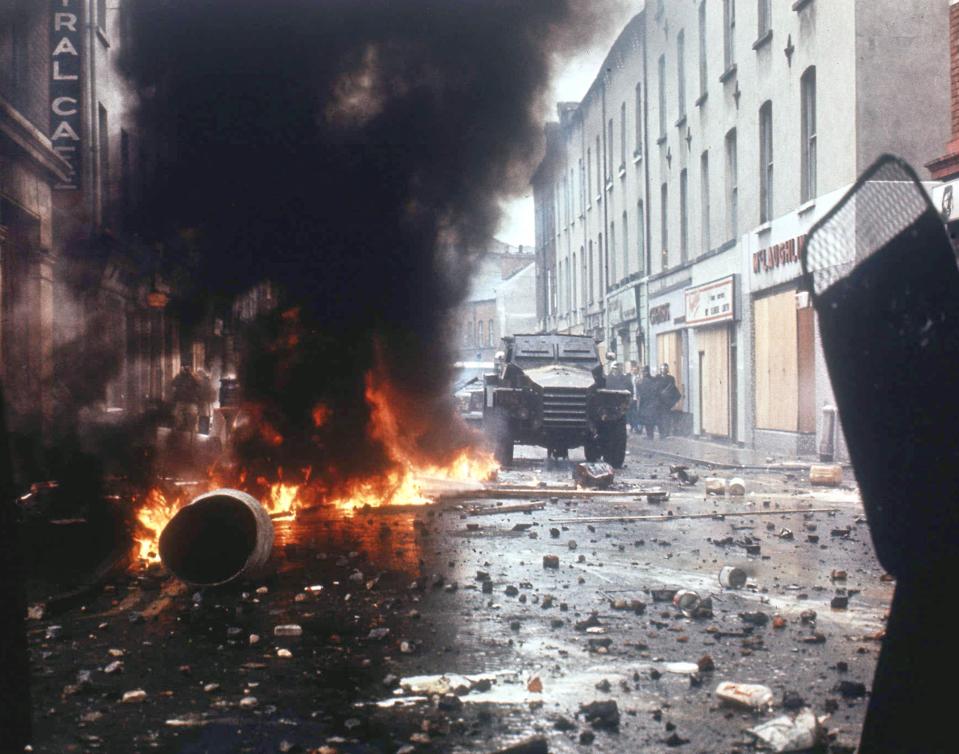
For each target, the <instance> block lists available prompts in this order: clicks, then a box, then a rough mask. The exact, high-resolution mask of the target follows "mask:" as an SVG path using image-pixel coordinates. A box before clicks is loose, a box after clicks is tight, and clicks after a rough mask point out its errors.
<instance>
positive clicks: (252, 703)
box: [240, 696, 260, 709]
mask: <svg viewBox="0 0 959 754" xmlns="http://www.w3.org/2000/svg"><path fill="white" fill-rule="evenodd" d="M259 703H260V700H259V699H257V698H256V697H255V696H245V697H243V698H242V699H241V700H240V709H253V708H254V707H256V706H257V705H258V704H259Z"/></svg>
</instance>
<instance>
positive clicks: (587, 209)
mask: <svg viewBox="0 0 959 754" xmlns="http://www.w3.org/2000/svg"><path fill="white" fill-rule="evenodd" d="M586 211H587V212H592V211H593V204H592V202H590V203H589V204H587V205H586Z"/></svg>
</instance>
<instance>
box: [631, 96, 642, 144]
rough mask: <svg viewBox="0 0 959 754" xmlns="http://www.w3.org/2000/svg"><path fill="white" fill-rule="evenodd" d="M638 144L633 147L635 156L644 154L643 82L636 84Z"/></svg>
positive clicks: (636, 135)
mask: <svg viewBox="0 0 959 754" xmlns="http://www.w3.org/2000/svg"><path fill="white" fill-rule="evenodd" d="M635 118H636V124H635V125H636V128H635V131H636V134H635V137H636V146H635V147H634V148H633V157H640V156H642V154H643V87H642V84H636V110H635Z"/></svg>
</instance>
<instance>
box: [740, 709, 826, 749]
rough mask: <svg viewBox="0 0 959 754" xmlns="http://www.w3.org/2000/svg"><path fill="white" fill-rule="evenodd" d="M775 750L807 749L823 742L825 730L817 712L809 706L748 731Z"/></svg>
mask: <svg viewBox="0 0 959 754" xmlns="http://www.w3.org/2000/svg"><path fill="white" fill-rule="evenodd" d="M747 732H748V733H749V734H750V735H751V736H753V737H755V739H756V740H757V741H758V742H759V743H761V744H762V745H764V746H765V747H767V748H769V749H771V750H772V751H774V752H790V751H806V750H808V749H812V748H813V747H815V746H818V745H819V744H821V743H822V742H823V740H824V738H825V731H824V730H823V728H822V724H821V722H820V721H819V719H818V718H817V717H816V714H815V713H814V712H813V711H812V710H811V709H809V708H808V707H807V708H804V709H801V710H800V711H799V712H798V713H796V714H795V715H783V716H781V717H777V718H774V719H773V720H770V721H768V722H765V723H763V724H762V725H757V726H756V727H754V728H750V729H749V730H748V731H747Z"/></svg>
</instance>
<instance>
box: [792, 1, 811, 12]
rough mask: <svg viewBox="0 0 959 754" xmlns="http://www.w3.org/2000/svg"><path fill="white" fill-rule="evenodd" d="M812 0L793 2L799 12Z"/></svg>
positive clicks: (794, 8)
mask: <svg viewBox="0 0 959 754" xmlns="http://www.w3.org/2000/svg"><path fill="white" fill-rule="evenodd" d="M811 2H812V0H796V2H794V3H793V10H794V11H796V12H797V13H798V12H799V11H801V10H802V9H803V8H805V7H806V6H807V5H809V4H810V3H811Z"/></svg>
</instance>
